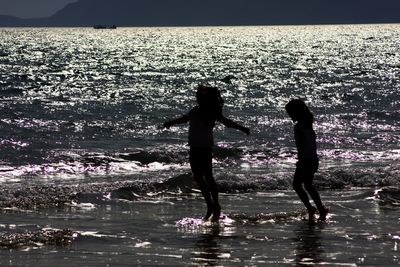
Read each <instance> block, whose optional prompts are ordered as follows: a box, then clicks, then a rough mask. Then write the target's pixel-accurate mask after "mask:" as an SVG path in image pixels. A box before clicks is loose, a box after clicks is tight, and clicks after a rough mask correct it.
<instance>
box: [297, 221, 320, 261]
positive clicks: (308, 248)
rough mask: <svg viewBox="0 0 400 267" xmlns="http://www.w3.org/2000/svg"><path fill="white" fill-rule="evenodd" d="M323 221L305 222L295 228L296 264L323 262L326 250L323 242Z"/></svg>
mask: <svg viewBox="0 0 400 267" xmlns="http://www.w3.org/2000/svg"><path fill="white" fill-rule="evenodd" d="M323 228H324V224H323V223H309V222H307V223H304V224H301V225H300V227H299V228H298V229H296V230H295V234H296V237H295V239H294V241H295V244H296V252H295V253H296V265H297V266H304V265H313V264H318V263H321V262H322V254H323V253H324V252H325V251H324V250H323V248H322V247H323V246H322V243H321V231H322V230H323Z"/></svg>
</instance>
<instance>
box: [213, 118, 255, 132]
mask: <svg viewBox="0 0 400 267" xmlns="http://www.w3.org/2000/svg"><path fill="white" fill-rule="evenodd" d="M218 121H219V122H221V123H222V124H223V125H225V126H226V127H228V128H234V129H238V130H240V131H242V132H244V133H245V134H247V135H249V134H250V129H249V128H247V127H244V126H242V125H240V124H238V123H236V122H234V121H233V120H231V119H228V118H226V117H224V116H223V115H221V116H220V117H219V118H218Z"/></svg>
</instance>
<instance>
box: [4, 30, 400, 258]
mask: <svg viewBox="0 0 400 267" xmlns="http://www.w3.org/2000/svg"><path fill="white" fill-rule="evenodd" d="M399 37H400V26H399V25H398V24H376V25H375V24H371V25H316V26H269V27H267V26H265V27H261V26H258V27H170V28H168V27H165V28H156V27H153V28H118V29H115V30H112V31H96V30H94V29H92V28H2V29H0V39H1V40H2V42H1V43H0V99H1V101H0V108H1V115H0V154H1V155H2V156H1V158H0V208H1V218H0V265H1V266H56V265H57V266H76V265H81V266H156V265H165V266H284V265H287V266H303V265H315V266H398V265H400V262H399V257H400V255H399V250H398V243H399V242H400V237H399V236H400V231H399V229H400V228H399V225H400V209H399V205H400V168H399V160H400V147H399V143H400V135H399V133H400V123H399V118H400V112H399V109H398V105H399V101H400V94H399V90H398V89H399V84H400V78H399V77H400V75H399V74H400V53H399V50H398V47H399V41H398V40H400V38H399ZM199 83H206V84H211V85H213V86H217V87H218V88H220V90H221V92H222V97H223V98H224V100H225V102H224V108H223V113H224V115H225V116H227V117H228V118H230V119H233V120H234V121H237V122H238V123H240V124H243V125H245V126H246V127H249V128H250V130H251V134H250V135H249V136H246V135H244V134H242V133H240V132H238V131H234V130H232V129H227V128H224V127H223V125H221V124H217V125H216V127H215V129H214V137H215V147H214V150H213V155H214V157H213V166H214V176H215V179H216V181H217V183H218V187H219V191H220V199H221V205H222V213H223V215H222V217H221V220H220V223H218V224H212V223H210V222H203V221H202V220H201V218H202V216H204V214H205V211H206V206H205V203H204V200H203V199H202V197H201V194H200V193H199V190H198V189H197V187H196V185H195V183H193V179H192V175H191V171H190V166H189V162H188V150H189V147H188V145H187V137H188V136H187V132H188V127H187V125H182V126H177V127H171V128H170V129H165V128H163V127H162V124H163V123H164V122H165V121H166V120H168V119H171V118H174V117H178V116H181V115H184V114H187V112H189V110H190V109H191V108H192V107H193V106H194V105H196V98H195V88H196V86H197V85H198V84H199ZM292 98H302V99H304V100H305V101H306V103H307V105H308V106H309V107H310V109H311V111H312V112H313V114H314V115H315V123H314V129H315V132H316V135H317V146H318V156H319V158H320V168H319V171H318V172H317V173H316V176H315V179H314V184H315V186H316V187H317V188H318V190H319V192H321V197H322V200H323V202H324V203H326V205H327V207H328V208H329V210H330V213H329V214H328V219H327V221H326V222H318V221H316V222H315V223H313V224H310V223H309V221H308V220H307V219H306V217H307V214H306V212H305V209H304V207H303V205H302V203H301V202H300V200H299V199H298V197H297V195H296V194H295V192H294V191H293V190H292V179H293V174H294V170H295V164H296V161H297V158H296V147H295V143H294V138H293V123H292V121H291V120H290V118H289V117H288V116H287V114H286V112H285V109H284V107H285V104H286V103H287V102H288V101H289V100H290V99H292Z"/></svg>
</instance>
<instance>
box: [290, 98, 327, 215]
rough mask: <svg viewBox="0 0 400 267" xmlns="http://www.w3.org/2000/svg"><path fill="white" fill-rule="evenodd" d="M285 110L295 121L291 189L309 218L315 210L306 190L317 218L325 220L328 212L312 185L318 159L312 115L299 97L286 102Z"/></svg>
mask: <svg viewBox="0 0 400 267" xmlns="http://www.w3.org/2000/svg"><path fill="white" fill-rule="evenodd" d="M285 108H286V111H287V113H288V114H289V116H290V118H291V119H292V120H293V121H294V122H296V124H295V126H294V138H295V141H296V147H297V153H298V155H297V156H298V161H297V163H296V171H295V173H294V178H293V189H294V190H295V191H296V193H297V194H298V195H299V197H300V199H301V201H302V202H303V203H304V205H305V206H306V208H307V210H308V214H309V218H310V220H311V219H313V218H314V214H315V212H316V211H317V209H316V208H315V207H313V206H312V205H311V204H310V201H309V199H308V196H307V193H306V192H305V191H304V189H303V184H304V188H305V189H306V190H307V192H308V193H309V194H310V196H311V198H312V199H313V201H314V203H315V205H316V206H317V208H318V211H319V220H323V221H324V220H325V219H326V215H327V214H328V209H326V208H325V207H324V206H323V205H322V202H321V198H320V196H319V194H318V192H317V190H316V189H315V188H314V186H313V179H314V174H315V173H316V172H317V170H318V165H319V160H318V155H317V144H316V136H315V132H314V130H313V123H314V116H313V114H312V113H311V112H310V110H309V109H308V107H307V105H306V104H305V103H304V102H303V100H300V99H292V100H290V101H289V103H287V104H286V107H285Z"/></svg>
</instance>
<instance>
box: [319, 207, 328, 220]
mask: <svg viewBox="0 0 400 267" xmlns="http://www.w3.org/2000/svg"><path fill="white" fill-rule="evenodd" d="M328 213H329V210H328V209H327V208H323V209H322V210H320V211H319V218H318V220H320V221H325V220H326V215H328Z"/></svg>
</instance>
